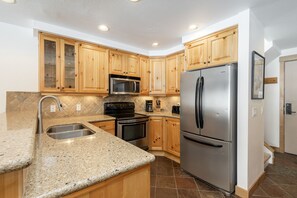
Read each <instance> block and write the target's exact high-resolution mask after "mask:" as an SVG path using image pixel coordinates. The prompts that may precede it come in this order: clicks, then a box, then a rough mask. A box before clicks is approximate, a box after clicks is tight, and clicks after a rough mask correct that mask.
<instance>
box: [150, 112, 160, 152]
mask: <svg viewBox="0 0 297 198" xmlns="http://www.w3.org/2000/svg"><path fill="white" fill-rule="evenodd" d="M149 147H150V150H163V118H162V117H151V118H150V119H149Z"/></svg>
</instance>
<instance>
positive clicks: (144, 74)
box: [139, 57, 151, 95]
mask: <svg viewBox="0 0 297 198" xmlns="http://www.w3.org/2000/svg"><path fill="white" fill-rule="evenodd" d="M139 64H140V78H141V83H140V94H141V95H149V92H150V73H151V72H150V62H149V59H148V58H145V57H140V59H139Z"/></svg>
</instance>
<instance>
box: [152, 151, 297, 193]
mask: <svg viewBox="0 0 297 198" xmlns="http://www.w3.org/2000/svg"><path fill="white" fill-rule="evenodd" d="M265 171H266V176H265V179H264V180H263V182H262V183H261V184H260V186H259V187H258V188H257V190H256V191H255V192H254V194H253V195H252V197H253V198H262V197H263V198H264V197H265V198H266V197H284V198H295V197H296V198H297V156H294V155H289V154H278V153H277V154H276V158H275V164H274V165H269V166H268V167H267V168H266V170H265ZM224 197H227V196H226V195H224V194H223V193H222V192H220V191H218V190H216V189H214V188H213V187H211V186H209V185H207V184H205V183H204V182H202V181H200V180H198V179H195V178H193V177H192V176H190V175H188V174H187V173H185V172H183V171H182V170H181V168H180V166H179V164H178V163H176V162H174V161H172V160H169V159H167V158H165V157H156V160H155V161H154V162H153V163H152V166H151V198H224ZM231 197H234V198H235V197H237V196H235V195H231Z"/></svg>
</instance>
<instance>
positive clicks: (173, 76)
mask: <svg viewBox="0 0 297 198" xmlns="http://www.w3.org/2000/svg"><path fill="white" fill-rule="evenodd" d="M179 67H180V65H179V62H178V56H177V55H174V56H170V57H168V58H166V95H179V91H180V90H179V89H178V88H179V78H180V68H179Z"/></svg>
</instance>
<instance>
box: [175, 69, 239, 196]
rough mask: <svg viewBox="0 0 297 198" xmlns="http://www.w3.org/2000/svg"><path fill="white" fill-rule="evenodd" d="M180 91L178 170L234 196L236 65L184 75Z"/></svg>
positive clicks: (190, 72)
mask: <svg viewBox="0 0 297 198" xmlns="http://www.w3.org/2000/svg"><path fill="white" fill-rule="evenodd" d="M180 90H181V116H180V119H181V158H180V162H181V167H182V169H184V170H185V171H187V172H189V173H190V174H192V175H194V176H196V177H198V178H200V179H202V180H204V181H206V182H208V183H209V184H211V185H213V186H215V187H217V188H219V189H221V190H222V191H224V192H225V193H227V194H228V193H232V192H234V188H235V185H236V173H237V172H236V171H237V165H236V130H237V129H236V128H237V122H236V120H237V114H236V112H237V64H229V65H225V66H220V67H214V68H208V69H202V70H196V71H189V72H184V73H182V74H181V89H180Z"/></svg>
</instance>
